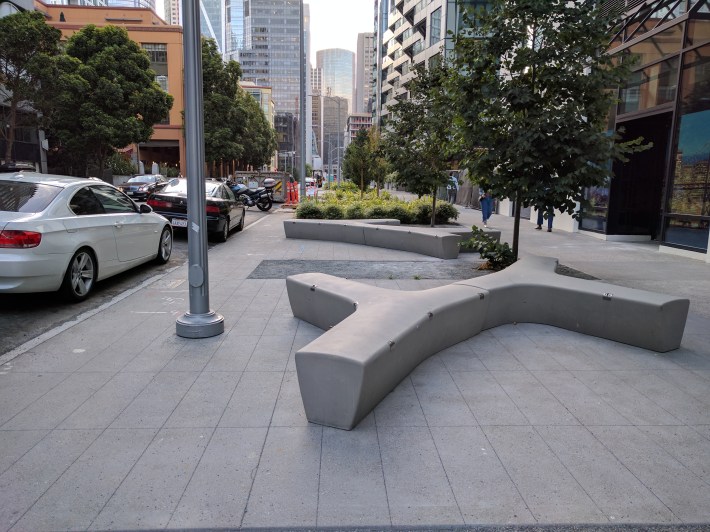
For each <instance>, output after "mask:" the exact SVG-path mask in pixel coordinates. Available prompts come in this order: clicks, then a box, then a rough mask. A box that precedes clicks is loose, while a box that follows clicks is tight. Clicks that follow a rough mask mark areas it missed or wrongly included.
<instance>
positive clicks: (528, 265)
mask: <svg viewBox="0 0 710 532" xmlns="http://www.w3.org/2000/svg"><path fill="white" fill-rule="evenodd" d="M556 266H557V259H553V258H548V257H527V258H525V259H523V260H521V261H519V262H517V263H516V264H514V265H513V266H511V267H509V268H507V269H505V270H503V271H501V272H498V273H494V274H490V275H486V276H483V277H476V278H473V279H469V280H467V281H461V282H457V283H454V284H450V285H447V286H442V287H439V288H433V289H430V290H422V291H417V292H404V291H399V290H388V289H383V288H378V287H374V286H370V285H365V284H361V283H357V282H354V281H349V280H346V279H341V278H339V277H333V276H331V275H325V274H318V273H304V274H300V275H294V276H291V277H288V279H287V280H286V287H287V290H288V296H289V300H290V302H291V308H292V310H293V314H294V316H296V317H297V318H300V319H302V320H305V321H307V322H309V323H312V324H313V325H315V326H317V327H320V328H321V329H324V330H326V332H325V333H324V334H323V335H321V336H320V337H318V338H317V339H315V340H314V341H313V342H311V343H310V344H308V345H307V346H305V347H303V348H302V349H301V350H299V351H298V352H297V353H296V369H297V372H298V382H299V386H300V390H301V397H302V398H303V405H304V407H305V410H306V416H307V417H308V420H309V421H311V422H313V423H319V424H322V425H328V426H332V427H337V428H342V429H348V430H349V429H352V428H353V427H354V426H355V425H357V423H358V422H359V421H360V420H361V419H362V418H363V417H365V416H366V415H367V414H368V413H369V412H370V411H371V410H372V409H373V408H374V407H375V406H376V405H377V404H378V403H379V402H380V401H381V400H382V399H383V398H384V397H385V396H386V395H387V394H388V393H389V392H390V391H392V390H393V389H394V388H395V386H397V384H399V382H400V381H401V380H402V379H404V378H405V377H406V376H407V375H408V374H409V373H410V372H411V371H412V370H413V369H414V368H415V367H416V366H417V365H419V364H420V363H421V362H422V361H423V360H425V359H426V358H428V357H429V356H431V355H432V354H434V353H437V352H439V351H441V350H442V349H445V348H447V347H450V346H452V345H454V344H457V343H458V342H461V341H463V340H466V339H467V338H470V337H471V336H475V335H476V334H478V333H479V332H481V331H482V330H485V329H489V328H491V327H497V326H499V325H503V324H506V323H513V322H518V323H521V322H531V323H542V324H547V325H553V326H556V327H561V328H564V329H569V330H572V331H576V332H580V333H583V334H589V335H593V336H598V337H601V338H607V339H610V340H615V341H617V342H622V343H626V344H631V345H635V346H638V347H643V348H645V349H651V350H654V351H658V352H666V351H670V350H672V349H677V348H678V347H679V346H680V341H681V338H682V336H683V329H684V327H685V321H686V318H687V314H688V307H689V304H690V303H689V301H688V300H687V299H679V298H675V297H671V296H665V295H661V294H656V293H653V292H647V291H643V290H636V289H633V288H625V287H621V286H615V285H611V284H607V283H603V282H599V281H587V280H583V279H577V278H572V277H566V276H562V275H558V274H556V273H555V269H556Z"/></svg>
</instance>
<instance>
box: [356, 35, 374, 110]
mask: <svg viewBox="0 0 710 532" xmlns="http://www.w3.org/2000/svg"><path fill="white" fill-rule="evenodd" d="M374 65H375V34H374V33H358V36H357V51H356V53H355V96H354V100H353V113H371V112H372V75H373V72H374V70H373V69H374Z"/></svg>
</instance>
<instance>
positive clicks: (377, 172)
mask: <svg viewBox="0 0 710 532" xmlns="http://www.w3.org/2000/svg"><path fill="white" fill-rule="evenodd" d="M386 172H387V164H386V162H385V160H384V158H383V156H382V153H381V149H380V135H379V130H378V129H377V128H375V127H372V128H370V129H369V130H368V129H364V128H363V129H360V130H359V131H358V132H357V135H356V136H355V139H354V140H353V141H352V142H351V143H350V144H349V145H348V147H347V149H346V150H345V156H344V157H343V178H344V179H347V180H349V181H352V182H353V183H354V184H355V185H356V186H357V187H358V188H359V189H360V192H361V193H363V192H364V191H366V190H367V188H368V186H369V185H370V182H371V181H375V183H377V190H378V193H379V187H380V184H381V183H382V180H383V177H384V175H385V174H386Z"/></svg>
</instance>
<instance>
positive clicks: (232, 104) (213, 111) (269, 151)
mask: <svg viewBox="0 0 710 532" xmlns="http://www.w3.org/2000/svg"><path fill="white" fill-rule="evenodd" d="M241 76H242V70H241V67H240V66H239V63H238V62H236V61H233V60H229V61H226V62H225V61H224V60H223V59H222V55H221V54H220V53H219V50H218V49H217V44H216V42H215V41H214V40H213V39H207V38H204V37H203V38H202V86H203V94H204V115H203V116H204V129H205V160H206V161H207V162H208V163H209V166H210V167H213V168H214V167H215V166H216V163H217V162H219V161H236V162H237V166H238V167H239V168H241V169H247V168H249V167H251V168H258V167H261V166H263V165H264V164H267V163H268V162H269V160H270V159H271V157H272V156H273V154H274V152H275V151H276V148H277V143H276V132H275V131H274V128H273V127H272V126H271V124H269V122H268V120H267V119H266V116H265V115H264V112H263V111H262V109H261V107H259V104H258V102H257V101H256V100H255V99H254V98H253V97H252V96H251V95H250V94H248V93H247V92H246V91H245V90H244V89H242V88H241V87H240V86H239V79H240V78H241Z"/></svg>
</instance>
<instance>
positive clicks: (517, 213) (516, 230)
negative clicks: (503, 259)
mask: <svg viewBox="0 0 710 532" xmlns="http://www.w3.org/2000/svg"><path fill="white" fill-rule="evenodd" d="M522 208H523V205H522V203H521V201H520V191H517V192H516V193H515V223H514V224H513V258H514V260H516V261H517V260H518V240H519V238H520V211H521V210H522Z"/></svg>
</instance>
